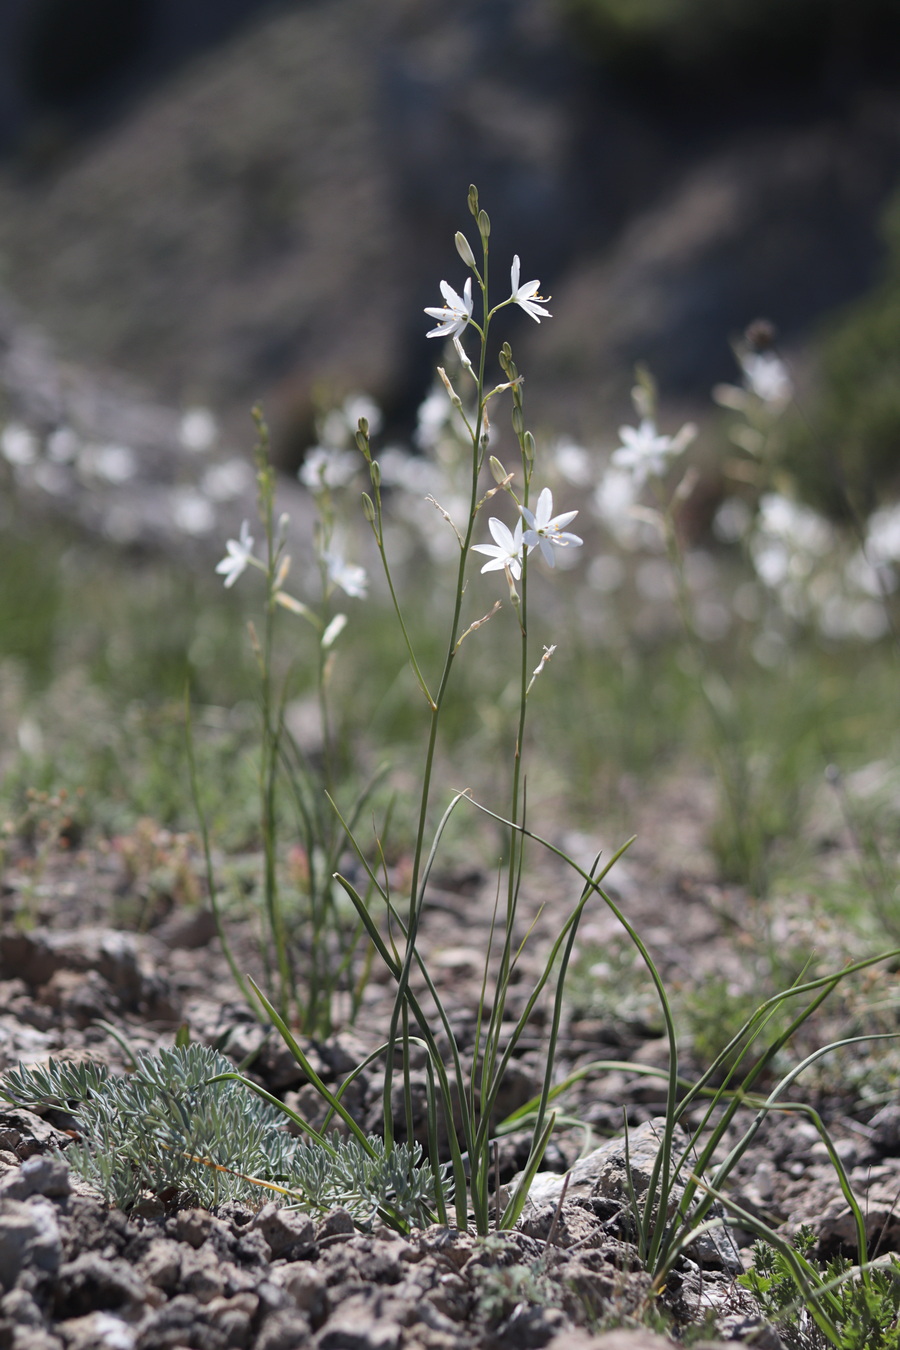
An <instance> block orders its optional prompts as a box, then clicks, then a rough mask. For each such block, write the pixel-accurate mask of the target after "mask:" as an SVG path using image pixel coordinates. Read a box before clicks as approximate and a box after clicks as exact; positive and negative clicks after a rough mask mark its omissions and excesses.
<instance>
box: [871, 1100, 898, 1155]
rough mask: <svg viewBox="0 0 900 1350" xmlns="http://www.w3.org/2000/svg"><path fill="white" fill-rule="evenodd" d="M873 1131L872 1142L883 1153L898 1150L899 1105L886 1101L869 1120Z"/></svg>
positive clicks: (891, 1152)
mask: <svg viewBox="0 0 900 1350" xmlns="http://www.w3.org/2000/svg"><path fill="white" fill-rule="evenodd" d="M869 1128H870V1129H871V1130H873V1131H874V1134H873V1142H874V1143H875V1144H877V1145H878V1147H879V1148H880V1149H881V1151H882V1152H883V1153H887V1154H894V1153H896V1152H897V1151H898V1150H900V1105H898V1104H897V1102H888V1104H887V1106H883V1107H882V1108H881V1110H880V1111H878V1112H876V1114H875V1115H874V1116H873V1117H872V1119H871V1120H870V1121H869Z"/></svg>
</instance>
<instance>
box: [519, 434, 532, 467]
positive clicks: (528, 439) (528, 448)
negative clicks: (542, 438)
mask: <svg viewBox="0 0 900 1350" xmlns="http://www.w3.org/2000/svg"><path fill="white" fill-rule="evenodd" d="M522 452H523V454H524V455H525V459H526V461H527V463H529V464H533V463H534V437H533V436H532V434H531V432H530V431H526V432H525V435H524V436H523V437H522Z"/></svg>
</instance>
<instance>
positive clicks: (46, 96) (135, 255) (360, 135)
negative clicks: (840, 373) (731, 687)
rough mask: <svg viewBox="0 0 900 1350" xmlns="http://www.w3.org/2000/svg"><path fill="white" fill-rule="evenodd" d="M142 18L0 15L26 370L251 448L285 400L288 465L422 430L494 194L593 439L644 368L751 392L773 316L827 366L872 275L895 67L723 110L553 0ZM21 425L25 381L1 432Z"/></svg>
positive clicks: (674, 381)
mask: <svg viewBox="0 0 900 1350" xmlns="http://www.w3.org/2000/svg"><path fill="white" fill-rule="evenodd" d="M788 2H789V0H784V3H788ZM770 7H771V6H770ZM132 8H133V13H132V19H133V21H134V22H133V24H132V27H131V28H129V27H128V25H127V24H126V25H125V27H124V28H121V29H115V28H113V29H110V28H109V24H110V22H111V20H110V19H109V14H110V12H111V11H112V10H115V11H116V12H117V13H119V15H120V19H121V13H122V7H121V6H120V5H118V6H117V5H116V4H110V3H109V2H108V0H90V2H89V3H88V0H78V3H77V4H73V3H72V0H40V3H38V0H33V2H32V5H31V9H30V10H29V13H30V14H31V16H32V20H33V21H32V22H31V24H30V26H29V24H25V23H24V19H23V15H24V14H25V12H26V10H28V9H29V7H28V5H27V4H25V3H24V0H7V4H6V7H5V10H4V14H3V16H2V17H0V33H2V35H3V36H4V37H5V38H6V41H5V43H4V44H3V50H4V51H5V53H6V55H5V56H4V58H3V60H4V61H5V62H6V69H5V73H4V74H3V79H4V90H3V95H2V99H0V133H2V134H3V136H4V137H5V144H6V156H5V159H4V160H3V161H2V163H0V288H2V291H3V292H5V294H6V296H7V297H8V300H9V302H10V305H11V308H8V309H7V310H6V311H5V318H4V324H5V325H6V326H7V330H8V341H7V347H8V348H9V344H10V343H11V342H13V338H12V337H10V336H9V333H10V332H11V331H12V330H11V329H10V327H9V326H10V325H12V326H13V328H14V327H15V325H16V324H17V323H19V322H22V321H23V319H24V318H27V321H28V324H30V325H36V326H37V328H38V329H39V330H42V331H43V333H44V334H46V335H49V337H50V339H51V340H52V343H53V344H54V346H55V349H56V352H57V353H58V355H59V356H60V358H61V359H62V361H63V363H64V365H65V363H68V364H69V365H70V366H71V365H72V363H73V362H74V363H76V364H77V366H78V367H79V368H80V369H81V371H82V374H83V371H84V370H99V371H107V370H112V371H115V372H118V373H120V374H121V375H123V376H127V377H128V378H129V379H131V380H133V381H137V382H138V383H139V384H140V385H142V386H143V387H144V389H146V390H149V391H151V392H152V396H153V398H154V399H155V400H157V401H158V402H159V403H160V404H168V405H170V406H171V407H173V408H183V407H185V406H189V405H193V404H197V403H203V404H207V405H209V406H210V407H212V408H214V409H216V411H217V413H218V414H219V415H220V417H221V418H222V419H223V421H224V425H225V427H226V430H227V431H228V432H229V434H231V435H232V436H233V437H235V438H237V437H240V438H242V439H243V440H244V441H245V442H246V440H247V439H248V436H247V430H246V429H247V427H248V425H249V424H248V418H247V410H248V408H249V405H250V404H251V402H252V401H253V400H254V399H256V398H262V399H263V400H264V401H265V403H266V406H267V408H268V410H269V413H270V415H271V417H272V420H273V422H274V423H275V425H276V427H277V428H278V429H279V432H280V436H281V442H282V444H283V445H284V446H285V447H286V449H285V451H284V454H285V455H286V456H287V457H288V458H290V456H291V455H293V456H294V457H295V458H297V457H299V454H300V453H301V451H302V448H303V445H304V444H306V443H307V441H308V437H309V431H310V426H311V422H312V415H313V412H314V410H315V408H316V406H317V405H321V404H325V403H328V402H330V401H335V400H337V399H339V398H341V397H342V396H343V395H345V394H346V393H347V392H349V391H351V390H356V389H365V390H367V391H368V392H369V393H371V394H372V395H373V396H374V397H375V398H376V399H378V400H379V401H380V402H381V403H382V404H383V405H384V406H385V408H386V411H387V421H388V427H389V429H391V430H397V431H400V432H402V431H403V430H404V429H405V428H406V427H408V426H409V425H410V424H411V420H412V416H413V410H414V408H415V405H416V403H417V401H418V400H419V399H420V398H421V396H422V395H423V393H424V392H425V390H426V389H427V387H428V383H429V379H430V372H431V370H432V368H433V365H434V364H435V361H436V360H437V358H438V355H439V354H438V352H437V351H436V350H435V347H436V344H434V343H426V342H425V340H424V331H425V323H426V321H425V318H424V316H423V314H422V309H423V307H424V306H425V305H429V304H435V303H437V300H438V291H437V287H438V282H439V281H440V279H441V278H442V277H446V278H447V279H448V280H450V281H451V282H453V283H456V284H460V283H461V281H462V279H463V269H462V265H461V263H460V262H459V261H458V259H457V257H456V254H455V252H454V250H453V244H452V237H453V233H454V231H455V230H456V229H458V228H460V227H465V226H466V224H467V220H468V217H467V212H466V209H465V194H466V189H467V186H468V184H469V182H470V181H474V182H476V183H477V184H478V185H479V188H480V192H481V197H482V202H483V204H484V205H485V206H486V207H487V208H488V209H489V211H490V213H491V216H492V220H493V224H494V230H493V234H492V240H491V243H492V250H493V253H492V256H493V259H494V280H495V283H496V285H497V287H498V288H499V289H500V290H502V289H503V287H504V285H505V282H506V276H507V269H508V266H509V262H510V259H511V257H512V254H513V253H514V252H518V253H519V254H520V255H521V257H522V266H523V272H524V275H525V276H528V277H533V276H539V277H540V278H541V281H542V285H543V289H544V292H545V293H548V292H552V295H553V301H552V305H551V309H552V311H553V315H554V317H553V321H552V323H549V324H545V325H543V326H542V328H541V329H540V330H538V329H537V328H536V327H535V326H533V325H532V324H531V323H530V321H529V320H528V318H527V317H526V316H525V315H522V314H519V313H516V314H515V315H514V316H512V317H511V319H510V324H509V330H508V335H509V336H510V338H511V340H512V341H513V344H514V347H515V349H516V353H517V357H518V358H519V364H520V366H522V367H523V368H525V369H526V370H528V371H530V372H533V378H532V379H531V381H530V382H529V407H530V409H531V410H532V413H535V414H537V415H538V416H539V417H540V418H542V419H544V420H545V421H546V422H547V423H551V424H553V425H554V426H556V427H557V428H559V429H565V430H567V431H569V432H571V433H572V434H575V435H580V434H584V433H585V430H586V429H587V428H589V427H591V426H592V425H595V424H596V423H597V422H598V420H602V421H603V422H604V423H605V424H607V425H611V426H615V425H617V422H618V420H620V419H619V414H620V413H621V412H622V411H624V402H623V400H624V392H625V391H626V390H627V387H628V384H629V380H630V372H631V368H632V365H633V363H634V362H635V361H636V360H638V359H643V360H646V361H647V362H648V363H649V364H650V365H651V367H652V368H653V370H654V371H655V373H656V375H657V378H658V380H659V383H660V385H661V386H662V388H663V390H664V391H665V393H666V394H667V395H668V396H669V397H670V398H671V399H673V400H675V401H676V402H680V403H681V404H683V405H688V406H689V405H692V404H694V403H697V402H698V401H700V400H705V398H706V395H707V392H708V389H709V387H710V386H711V384H712V383H713V382H715V381H716V380H719V379H722V378H730V377H731V375H732V373H733V366H732V361H731V356H730V353H729V350H728V339H729V338H730V337H732V336H733V335H734V334H735V333H737V332H738V331H740V329H741V328H742V327H743V326H744V325H745V324H746V323H747V322H748V321H749V320H750V319H752V318H754V317H756V316H757V315H758V314H761V313H765V314H767V315H769V316H770V317H771V318H772V319H774V320H775V322H776V323H777V324H778V326H779V329H780V331H781V335H782V339H783V342H784V345H785V346H786V348H787V349H788V350H789V351H794V352H802V351H803V350H804V348H805V345H806V344H807V343H808V341H809V339H810V337H811V335H812V334H814V333H815V332H816V331H817V327H818V325H819V324H820V323H821V321H822V319H823V317H824V316H826V315H827V314H829V313H830V312H831V311H833V310H834V309H835V307H837V306H840V305H842V304H844V303H845V302H846V301H848V300H850V299H851V298H853V297H855V296H857V295H859V294H860V293H862V292H863V291H864V290H865V289H866V288H867V287H868V286H870V285H871V284H872V282H873V281H874V280H875V278H876V277H877V275H878V270H879V266H880V263H881V252H880V245H879V242H878V232H877V222H878V219H879V215H880V213H881V211H882V209H883V206H884V203H885V201H886V200H887V198H888V197H889V195H890V193H891V191H892V189H894V188H895V186H896V184H897V178H898V172H897V170H898V165H900V94H898V93H897V92H896V90H895V89H893V88H892V87H891V83H892V82H891V79H890V78H888V76H887V75H886V74H885V72H884V70H879V71H878V72H877V74H870V72H869V71H868V69H867V68H866V67H865V66H863V67H860V66H859V65H857V66H856V67H854V68H853V69H852V70H850V71H849V72H847V73H846V74H845V76H844V77H842V78H838V79H835V78H834V72H833V70H832V71H831V73H830V74H829V76H828V78H827V79H826V78H824V76H822V72H821V71H820V70H817V69H810V70H805V71H804V72H803V73H802V77H797V78H795V76H794V75H793V74H791V72H788V77H785V78H778V76H777V72H774V73H773V72H772V71H767V70H766V69H764V68H761V69H760V71H758V72H757V74H758V78H757V79H756V81H755V82H754V81H753V79H752V78H751V77H752V70H751V71H750V72H746V71H745V72H744V76H745V79H746V83H745V84H744V85H743V86H742V87H733V88H723V87H722V84H721V82H720V83H719V84H718V85H716V86H714V87H711V88H710V89H709V90H707V91H706V93H705V95H704V96H703V97H700V96H699V95H698V94H697V93H696V91H695V90H694V89H693V88H692V83H694V82H692V81H691V80H689V79H687V78H686V79H685V80H684V82H683V83H682V85H680V86H679V85H678V83H677V82H676V83H672V82H671V81H670V82H669V83H668V84H666V83H665V81H663V80H662V79H661V76H660V68H659V61H658V58H655V59H654V61H650V62H648V63H647V64H646V65H645V66H642V65H641V63H640V61H639V60H638V61H637V62H635V60H634V59H633V54H632V55H631V56H630V57H629V63H628V65H627V69H624V70H623V69H620V68H617V67H616V66H615V63H611V64H608V65H605V64H604V62H603V59H602V58H603V51H602V40H601V48H600V50H598V46H597V43H596V42H594V44H593V45H591V44H590V43H589V41H588V40H587V38H586V37H585V30H584V29H583V27H579V25H578V24H577V23H573V22H571V21H570V19H569V17H567V9H566V6H564V5H561V4H557V3H554V2H553V0H516V3H513V2H512V0H457V3H455V4H453V5H448V4H445V3H440V2H439V0H303V2H302V3H301V2H299V0H292V2H291V3H280V4H279V3H269V4H263V3H259V0H228V2H227V3H223V2H222V0H218V2H217V3H215V4H214V3H210V2H209V0H182V3H181V4H180V6H179V5H178V4H175V3H170V2H169V0H158V2H157V3H155V4H154V3H152V0H142V3H141V4H139V5H138V4H135V5H134V6H133V7H132ZM35 14H38V15H39V16H40V17H41V22H42V24H43V27H41V25H40V24H38V23H37V22H36V21H34V15H35ZM78 15H80V16H81V21H82V24H81V27H79V22H78ZM179 15H180V16H181V17H180V19H179V17H178V16H179ZM88 20H90V22H91V23H94V24H95V30H90V29H88V30H85V28H84V24H85V23H87V22H88ZM54 24H56V25H57V27H56V28H54ZM66 24H68V25H69V27H68V28H66V27H65V25H66ZM23 25H24V26H23ZM91 31H96V33H98V34H106V36H107V38H108V39H109V41H108V44H107V47H106V48H104V49H103V50H101V51H99V52H98V51H97V50H96V48H97V42H96V41H95V42H94V43H93V46H92V45H91V43H90V42H87V41H86V36H85V35H86V33H87V37H88V38H89V37H90V32H91ZM60 33H63V34H66V33H67V34H68V37H67V39H66V41H67V42H68V43H69V46H66V43H65V42H60V41H56V44H55V45H54V34H55V35H56V38H57V39H58V38H59V34H60ZM23 34H25V36H26V37H27V42H26V41H25V38H23ZM76 39H80V40H81V41H82V42H83V43H84V44H85V45H86V46H88V47H89V48H91V50H92V51H93V52H94V56H93V59H94V61H95V66H96V69H95V70H94V77H93V83H91V82H90V81H88V82H87V83H84V81H86V80H87V76H86V75H85V74H84V66H83V63H82V65H79V64H78V62H77V61H76V60H75V59H74V57H73V56H72V52H73V50H75V48H73V47H72V45H71V44H72V43H76V47H77V42H76ZM42 42H43V43H44V44H45V45H44V46H43V47H42V46H41V43H42ZM17 43H18V46H17ZM48 52H49V53H51V54H53V59H54V60H55V61H56V65H55V66H54V65H53V64H52V62H50V64H49V74H48V71H47V69H46V68H45V66H46V63H47V62H49V61H50V58H49V56H48ZM66 52H68V53H69V59H68V64H67V63H66V60H65V59H64V57H65V53H66ZM61 53H62V55H61ZM42 60H43V61H44V63H45V66H42V65H41V61H42ZM17 62H18V64H17ZM28 62H30V63H31V64H30V65H29V64H28ZM104 62H105V64H104ZM79 72H81V78H82V79H83V83H82V84H81V85H79V78H80V77H79ZM894 73H896V72H894ZM26 77H27V78H26ZM770 77H771V82H770V83H767V81H769V80H770ZM54 80H55V83H54ZM29 81H30V83H29ZM67 81H68V83H67ZM16 316H18V318H17V317H16ZM29 331H30V330H29ZM7 365H8V362H7ZM79 378H82V375H79ZM25 403H27V396H26V391H25V390H24V388H23V387H22V383H21V381H20V382H19V387H18V388H17V387H16V384H15V381H13V383H12V384H9V383H7V386H6V394H5V399H4V406H3V407H2V409H0V412H2V413H3V415H4V418H9V417H17V416H22V415H23V407H24V404H25ZM48 419H49V421H50V422H52V420H53V415H50V414H48V416H47V417H46V418H45V421H48ZM40 430H41V433H42V434H44V433H45V432H47V431H49V430H52V427H49V426H47V427H43V428H40ZM170 439H171V438H170ZM176 439H177V438H176Z"/></svg>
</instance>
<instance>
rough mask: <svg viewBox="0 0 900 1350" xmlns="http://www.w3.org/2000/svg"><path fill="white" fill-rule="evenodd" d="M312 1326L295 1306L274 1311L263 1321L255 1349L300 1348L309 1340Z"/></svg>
mask: <svg viewBox="0 0 900 1350" xmlns="http://www.w3.org/2000/svg"><path fill="white" fill-rule="evenodd" d="M309 1335H310V1328H309V1324H308V1323H307V1322H306V1319H305V1318H304V1317H303V1314H302V1313H299V1312H297V1310H296V1309H295V1308H291V1309H283V1310H282V1311H281V1312H276V1313H273V1314H272V1315H271V1316H270V1317H267V1318H266V1320H265V1322H264V1323H263V1328H262V1331H261V1332H260V1333H259V1335H258V1336H257V1338H256V1340H255V1341H254V1343H253V1350H299V1347H300V1346H302V1345H305V1344H307V1343H308V1341H309Z"/></svg>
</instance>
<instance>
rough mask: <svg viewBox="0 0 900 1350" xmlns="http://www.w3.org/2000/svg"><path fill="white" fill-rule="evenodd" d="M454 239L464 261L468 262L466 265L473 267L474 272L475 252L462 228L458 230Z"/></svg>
mask: <svg viewBox="0 0 900 1350" xmlns="http://www.w3.org/2000/svg"><path fill="white" fill-rule="evenodd" d="M453 241H454V243H455V244H456V251H457V253H458V254H459V256H460V257H461V258H462V260H463V262H464V263H465V264H466V267H471V269H472V271H473V272H474V271H475V254H474V253H473V252H472V249H471V248H470V246H469V241H468V239H467V238H466V236H465V235H464V234H463V232H462V230H457V231H456V234H455V235H454V236H453Z"/></svg>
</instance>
